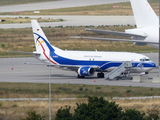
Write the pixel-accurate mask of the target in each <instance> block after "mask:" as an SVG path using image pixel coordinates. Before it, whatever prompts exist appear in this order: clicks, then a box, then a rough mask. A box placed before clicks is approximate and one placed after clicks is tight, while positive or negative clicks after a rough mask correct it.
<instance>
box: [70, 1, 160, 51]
mask: <svg viewBox="0 0 160 120" xmlns="http://www.w3.org/2000/svg"><path fill="white" fill-rule="evenodd" d="M130 2H131V6H132V10H133V14H134V19H135V22H136V26H137V28H134V29H127V30H125V32H118V31H108V30H99V29H89V28H88V29H86V30H87V31H91V32H96V33H101V34H107V35H113V36H122V37H128V38H130V39H114V38H96V37H73V38H83V39H93V40H104V41H126V42H134V44H135V45H140V46H141V45H149V46H151V47H154V48H157V49H159V19H158V16H157V15H156V14H155V12H154V11H153V9H152V8H151V6H150V4H149V3H148V1H147V0H130Z"/></svg>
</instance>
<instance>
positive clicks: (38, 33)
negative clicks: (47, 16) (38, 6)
mask: <svg viewBox="0 0 160 120" xmlns="http://www.w3.org/2000/svg"><path fill="white" fill-rule="evenodd" d="M31 23H32V30H33V37H34V42H35V47H36V51H37V52H42V51H46V50H49V49H48V48H49V47H51V45H50V43H49V41H48V39H47V37H46V36H45V34H44V32H43V30H42V29H41V27H40V25H39V24H38V22H37V20H31Z"/></svg>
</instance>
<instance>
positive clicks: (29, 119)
mask: <svg viewBox="0 0 160 120" xmlns="http://www.w3.org/2000/svg"><path fill="white" fill-rule="evenodd" d="M26 114H27V116H26V117H25V118H21V119H20V120H45V119H44V118H45V117H44V116H41V115H40V114H37V113H36V111H33V110H31V111H28V112H27V113H26Z"/></svg>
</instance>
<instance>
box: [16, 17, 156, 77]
mask: <svg viewBox="0 0 160 120" xmlns="http://www.w3.org/2000/svg"><path fill="white" fill-rule="evenodd" d="M31 23H32V29H33V36H34V42H35V46H36V51H35V52H32V53H28V52H27V53H26V52H17V53H26V54H33V55H34V57H35V58H37V59H38V60H40V61H42V62H44V63H45V64H46V65H50V66H53V67H56V68H60V69H63V70H71V71H75V72H77V74H78V78H84V77H85V76H91V75H94V73H95V72H98V74H97V76H98V77H99V78H103V77H104V73H103V72H106V71H112V70H113V69H115V68H117V67H119V66H120V65H122V64H123V63H124V62H131V70H130V71H131V72H138V73H141V72H149V71H150V70H152V69H153V68H154V67H156V65H155V63H153V62H152V61H151V60H150V59H149V58H148V57H147V56H144V55H142V54H137V53H129V52H98V51H68V50H61V49H59V48H57V47H55V46H52V45H51V44H50V42H49V41H48V39H47V37H46V36H45V34H44V32H43V31H42V29H41V27H40V26H39V24H38V22H37V21H36V20H32V21H31Z"/></svg>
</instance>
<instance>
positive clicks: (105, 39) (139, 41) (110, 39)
mask: <svg viewBox="0 0 160 120" xmlns="http://www.w3.org/2000/svg"><path fill="white" fill-rule="evenodd" d="M72 38H82V39H92V40H103V41H125V42H137V43H146V44H159V43H157V42H151V41H144V40H129V39H113V38H96V37H79V36H72Z"/></svg>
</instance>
